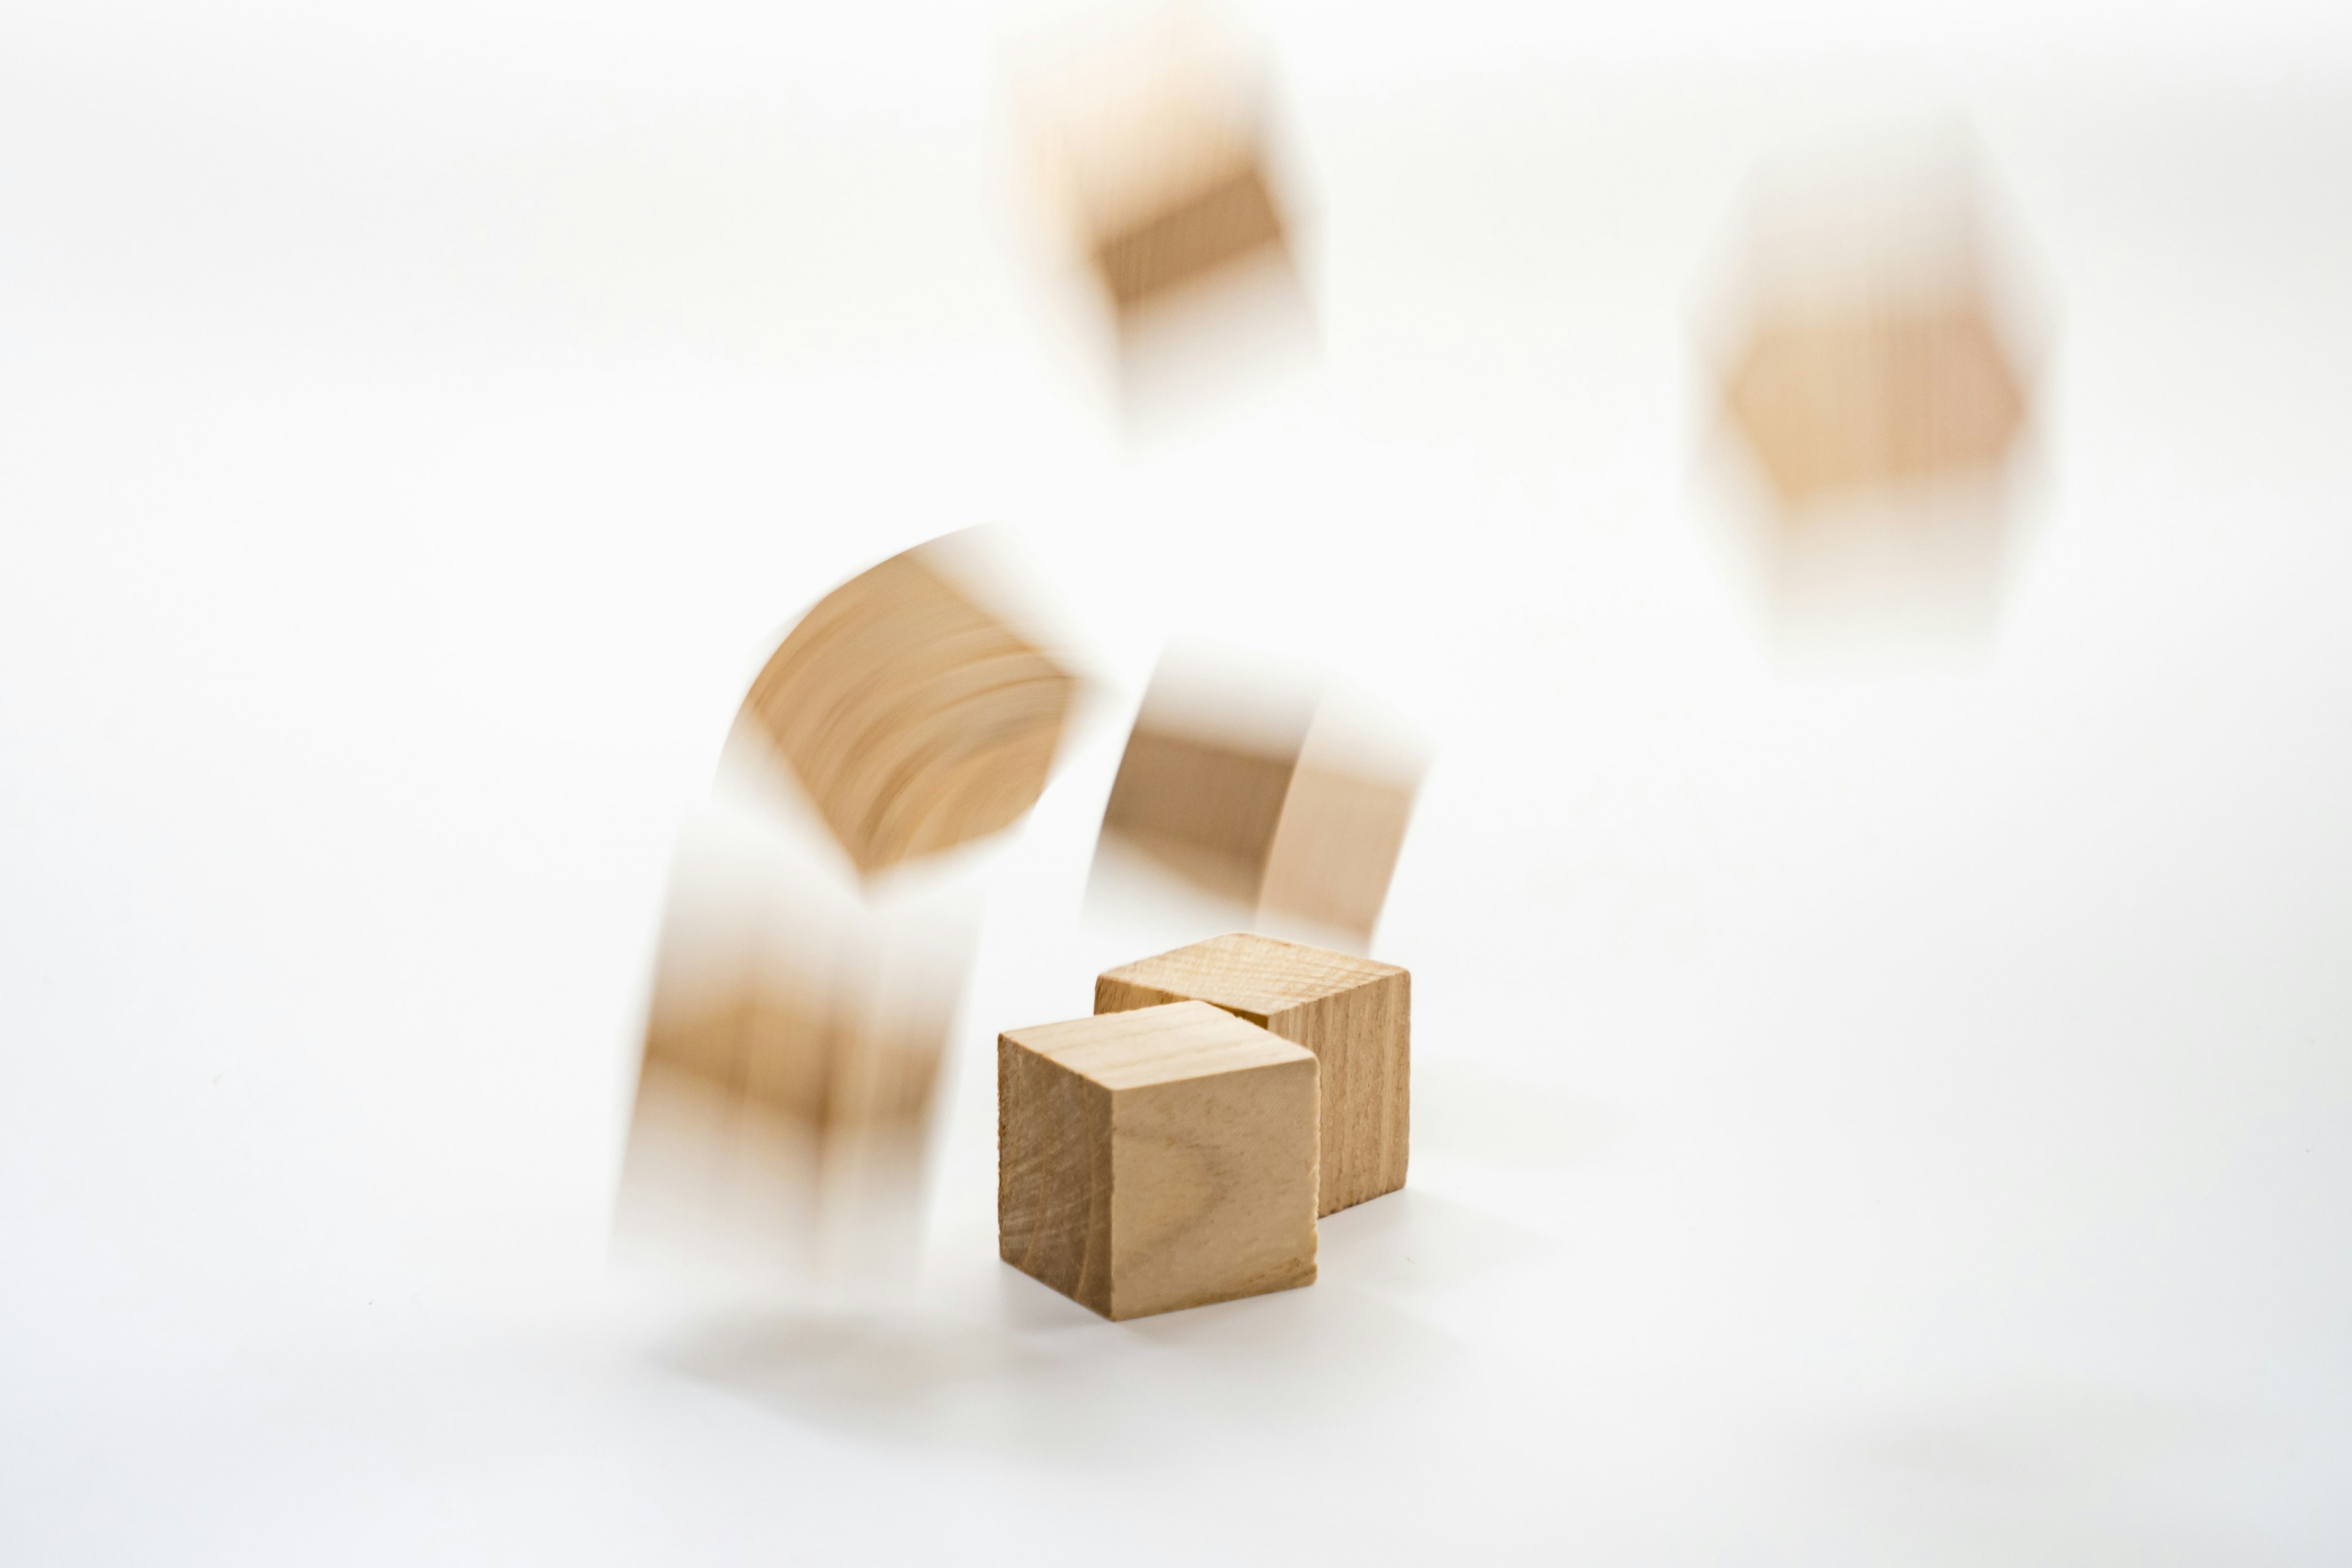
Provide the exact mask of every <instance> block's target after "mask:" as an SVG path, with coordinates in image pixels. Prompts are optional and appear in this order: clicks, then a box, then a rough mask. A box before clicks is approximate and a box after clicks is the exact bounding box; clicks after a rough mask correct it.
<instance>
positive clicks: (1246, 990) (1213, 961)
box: [1102, 931, 1405, 1020]
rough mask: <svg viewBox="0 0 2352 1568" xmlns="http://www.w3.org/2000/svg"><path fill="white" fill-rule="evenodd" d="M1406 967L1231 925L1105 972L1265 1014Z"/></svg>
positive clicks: (1240, 1010)
mask: <svg viewBox="0 0 2352 1568" xmlns="http://www.w3.org/2000/svg"><path fill="white" fill-rule="evenodd" d="M1403 973H1405V972H1404V971H1403V970H1402V969H1400V968H1398V967H1397V966H1396V965H1395V964H1393V963H1378V962H1376V961H1374V960H1372V959H1369V958H1358V957H1357V956H1355V955H1354V954H1353V953H1346V952H1330V951H1328V949H1324V948H1319V947H1308V946H1307V945H1305V944H1304V943H1302V942H1284V941H1281V940H1280V939H1279V938H1276V937H1270V936H1260V935H1258V934H1256V933H1255V932H1254V931H1235V932H1234V933H1232V934H1230V935H1226V936H1216V937H1211V938H1210V939H1209V940H1208V941H1206V942H1194V943H1193V944H1192V946H1190V947H1180V948H1178V949H1176V950H1175V951H1174V952H1163V953H1160V955H1159V956H1157V957H1155V958H1146V959H1140V960H1138V961H1137V962H1136V963H1129V964H1123V965H1121V966H1120V967H1119V968H1117V969H1113V970H1108V971H1106V972H1105V973H1104V974H1103V977H1102V978H1103V979H1104V980H1107V981H1120V982H1125V983H1126V984H1129V985H1135V986H1139V987H1143V988H1145V989H1148V990H1152V991H1165V992H1170V993H1173V994H1178V995H1182V996H1195V997H1199V998H1201V999H1202V1000H1203V1001H1209V1002H1213V1003H1215V1004H1216V1005H1218V1006H1220V1007H1223V1008H1226V1009H1228V1010H1229V1011H1232V1012H1234V1013H1238V1014H1242V1015H1244V1016H1251V1017H1255V1018H1257V1019H1261V1020H1262V1019H1265V1018H1271V1017H1274V1016H1277V1015H1279V1014H1283V1013H1286V1012H1289V1011H1290V1010H1292V1009H1293V1008H1297V1007H1303V1006H1307V1005H1310V1004H1312V1003H1316V1002H1320V1001H1322V1000H1324V999H1326V998H1327V997H1331V996H1336V995H1339V994H1341V993H1343V992H1348V991H1353V990H1355V989H1357V988H1358V987H1360V986H1363V985H1369V984H1373V983H1374V982H1377V981H1382V980H1390V979H1393V978H1395V977H1397V976H1400V975H1402V974H1403Z"/></svg>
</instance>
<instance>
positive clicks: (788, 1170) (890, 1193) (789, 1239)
mask: <svg viewBox="0 0 2352 1568" xmlns="http://www.w3.org/2000/svg"><path fill="white" fill-rule="evenodd" d="M794 826H795V825H793V824H792V823H791V822H789V821H788V820H782V819H778V818H776V817H774V816H772V815H771V814H768V813H765V812H763V811H758V810H752V809H749V808H740V809H732V810H726V809H719V808H716V807H714V808H712V809H709V810H707V811H705V812H704V813H703V814H701V815H700V816H698V817H697V818H696V819H695V821H694V823H693V824H692V825H691V826H690V827H689V829H688V832H687V834H686V835H685V836H684V837H682V839H681V841H680V845H679V848H678V854H677V859H676V861H675V863H674V865H673V867H672V871H671V879H670V889H669V898H668V900H667V907H666V909H665V910H664V913H663V921H662V933H661V941H660V945H659V947H658V949H657V950H656V961H655V966H654V977H653V994H652V997H651V1000H650V1003H649V1005H648V1007H647V1011H646V1030H645V1046H644V1055H643V1058H642V1064H641V1067H640V1070H639V1073H638V1080H637V1092H636V1100H635V1108H634V1111H633V1114H632V1117H631V1123H630V1131H629V1143H628V1149H627V1152H626V1156H625V1162H624V1166H623V1175H622V1191H621V1204H620V1212H619V1213H618V1214H617V1215H616V1216H615V1219H616V1231H617V1232H618V1233H620V1234H619V1236H618V1237H617V1239H619V1240H620V1241H621V1243H622V1245H623V1249H624V1250H625V1251H627V1252H629V1253H631V1254H632V1255H635V1256H638V1257H641V1258H647V1259H655V1258H658V1259H660V1260H662V1261H664V1262H666V1263H671V1264H678V1265H684V1266H686V1267H687V1268H688V1269H689V1270H690V1271H692V1272H695V1273H703V1274H708V1273H713V1272H716V1273H719V1274H724V1275H730V1276H745V1277H750V1276H775V1277H778V1278H779V1279H799V1280H809V1279H825V1280H830V1281H840V1280H845V1279H851V1278H853V1277H859V1278H865V1279H872V1280H877V1281H878V1280H880V1279H883V1278H884V1277H886V1276H887V1275H888V1274H890V1273H892V1272H893V1271H902V1270H903V1266H905V1265H907V1264H908V1263H910V1262H911V1257H910V1253H911V1248H912V1247H913V1244H914V1241H915V1238H916V1233H917V1229H918V1226H917V1214H918V1209H919V1191H920V1185H921V1173H922V1168H923V1164H924V1161H925V1155H926V1151H927V1147H928V1144H929V1133H930V1113H931V1105H932V1101H933V1097H934V1093H935V1089H936V1086H937V1080H938V1078H939V1069H940V1062H941V1060H942V1059H943V1057H944V1054H945V1051H946V1048H947V1045H948V1041H949V1037H950V1031H951V1029H952V1027H953V1025H954V1021H955V1016H956V1012H957V1009H958V1006H959V1005H960V1003H961V994H962V988H963V980H964V975H965V973H966V971H967V970H968V968H969V964H970V960H971V948H972V945H973V942H974V941H975V939H976V936H977V931H978V915H977V910H975V909H973V908H971V907H970V903H971V900H970V898H969V895H967V894H965V893H963V892H962V891H961V890H960V889H952V888H951V889H947V890H946V891H945V892H944V893H941V892H938V891H934V892H933V893H932V894H931V895H930V896H929V897H922V896H916V895H909V896H907V897H902V898H900V899H897V900H890V901H888V902H887V903H885V904H883V905H881V906H878V907H877V906H876V905H874V904H871V903H869V902H868V901H867V900H865V899H864V898H862V897H861V896H860V895H859V892H858V889H856V886H855V884H854V883H852V882H851V881H850V880H849V879H846V878H845V877H843V876H841V875H840V874H839V871H838V868H836V867H834V866H832V865H830V864H829V863H828V862H827V861H826V860H825V859H824V858H823V857H822V856H821V854H820V853H819V851H820V849H821V846H820V845H819V844H818V843H817V842H816V841H815V840H814V836H813V835H802V834H799V833H796V832H795V831H793V828H794Z"/></svg>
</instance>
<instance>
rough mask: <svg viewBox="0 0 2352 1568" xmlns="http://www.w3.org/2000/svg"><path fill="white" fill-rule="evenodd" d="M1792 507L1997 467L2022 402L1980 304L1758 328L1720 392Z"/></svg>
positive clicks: (1846, 311) (1863, 307)
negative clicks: (1876, 488) (1873, 489)
mask: <svg viewBox="0 0 2352 1568" xmlns="http://www.w3.org/2000/svg"><path fill="white" fill-rule="evenodd" d="M1724 403H1725V405H1726V407H1727V409H1728V410H1729V412H1730V415H1731V417H1732V419H1733V421H1734V423H1736V424H1737V425H1738V426H1739V427H1740V429H1742V430H1743V431H1745V432H1746V434H1747V436H1748V440H1749V442H1750V443H1751V444H1752V446H1753V447H1754V449H1755V452H1756V456H1757V458H1758V460H1759V462H1760V463H1761V464H1762V465H1763V468H1764V471H1765V472H1766V473H1767V474H1768V475H1769V476H1770V478H1771V480H1772V485H1773V488H1774V489H1776V490H1778V491H1779V492H1780V496H1781V498H1782V499H1783V500H1786V501H1789V502H1791V503H1801V502H1805V501H1810V500H1814V499H1816V498H1818V497H1822V496H1826V495H1832V494H1836V493H1839V492H1843V491H1851V490H1855V489H1868V488H1872V487H1884V486H1888V485H1894V484H1898V483H1902V482H1905V481H1908V480H1915V479H1926V478H1932V477H1934V476H1937V475H1942V474H1948V473H1953V472H1958V471H1963V470H1969V469H1982V468H1988V467H1990V465H1992V464H1994V463H1996V462H1998V461H1999V460H2000V458H2002V456H2003V455H2004V454H2006V453H2007V451H2008V450H2009V448H2010V446H2011V443H2012V442H2013V441H2014V440H2015V439H2016V437H2017V435H2018V432H2019V430H2020V429H2021V427H2022V426H2023V425H2024V423H2025V411H2026V390H2025V387H2024V384H2023V383H2022V381H2021V378H2020V376H2019V374H2018V373H2017V371H2016V370H2015V369H2014V368H2013V367H2012V365H2011V363H2010V360H2009V357H2008V353H2007V351H2006V350H2005V349H2004V348H2003V346H2002V344H2001V342H2000V339H1999V337H1998V335H1997V334H1996V332H1995V331H1994V330H1993V327H1992V324H1991V322H1990V321H1989V320H1988V319H1987V315H1986V310H1985V306H1984V303H1983V301H1981V300H1975V299H1968V298H1962V299H1957V300H1934V301H1928V302H1925V303H1874V302H1869V301H1858V302H1856V303H1854V304H1853V305H1851V306H1848V307H1846V308H1843V309H1841V310H1835V311H1813V312H1807V313H1799V312H1793V311H1792V312H1789V313H1786V314H1783V315H1780V316H1775V317H1770V318H1768V319H1766V320H1764V321H1760V322H1759V323H1758V324H1757V326H1756V329H1755V331H1754V335H1753V336H1752V337H1751V338H1750V340H1749V342H1748V349H1747V353H1745V355H1744V356H1743V357H1742V358H1741V359H1740V360H1739V362H1738V364H1737V365H1736V366H1734V368H1733V370H1732V372H1731V374H1730V376H1729V379H1728V381H1727V384H1726V385H1725V387H1724Z"/></svg>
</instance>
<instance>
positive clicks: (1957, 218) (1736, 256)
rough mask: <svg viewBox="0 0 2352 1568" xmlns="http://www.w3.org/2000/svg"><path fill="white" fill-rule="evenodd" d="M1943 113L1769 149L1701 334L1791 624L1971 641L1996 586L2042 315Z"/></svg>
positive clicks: (1886, 636) (1772, 589)
mask: <svg viewBox="0 0 2352 1568" xmlns="http://www.w3.org/2000/svg"><path fill="white" fill-rule="evenodd" d="M2011 249H2012V247H2010V246H2008V245H2007V244H2005V243H2004V242H2003V241H2002V240H2001V238H2000V226H1999V225H1998V224H1997V223H1996V222H1995V221H1994V211H1993V207H1992V205H1991V200H1990V186H1989V184H1988V182H1987V181H1986V180H1985V179H1984V177H1983V175H1982V174H1981V173H1980V172H1979V167H1978V164H1977V160H1976V157H1975V153H1974V151H1973V148H1972V146H1971V144H1970V143H1969V142H1967V140H1966V139H1965V138H1964V137H1962V136H1960V135H1958V133H1955V132H1875V133H1870V134H1864V135H1857V136H1855V137H1854V138H1853V139H1852V140H1851V141H1850V142H1844V143H1841V144H1839V145H1836V146H1832V147H1827V148H1822V149H1816V150H1815V151H1813V152H1812V153H1809V154H1799V155H1795V156H1792V157H1790V158H1788V159H1784V160H1782V161H1781V162H1780V163H1777V164H1775V165H1772V166H1770V167H1769V168H1768V169H1767V170H1766V171H1765V172H1764V173H1763V174H1760V175H1759V178H1758V180H1757V181H1756V183H1755V187H1754V191H1753V196H1752V201H1751V205H1750V210H1749V213H1748V218H1747V222H1746V224H1745V226H1744V227H1743V228H1742V230H1741V232H1740V234H1739V237H1738V239H1737V241H1736V242H1735V244H1734V245H1733V247H1732V251H1731V256H1730V258H1729V259H1728V261H1727V265H1726V277H1725V279H1724V282H1723V284H1722V286H1721V288H1720V289H1719V290H1718V298H1717V301H1716V303H1715V306H1714V308H1713V310H1712V313H1711V315H1710V317H1709V318H1708V319H1707V320H1706V321H1704V322H1703V323H1702V328H1701V331H1702V337H1703V338H1704V339H1706V347H1707V349H1708V351H1709V354H1710V357H1711V359H1712V361H1713V369H1714V374H1715V378H1716V383H1717V393H1718V397H1719V406H1720V409H1721V412H1722V415H1723V418H1724V425H1725V427H1726V429H1727V431H1728V432H1729V434H1730V435H1731V437H1732V444H1733V447H1734V448H1735V449H1736V450H1737V451H1738V453H1740V454H1742V460H1743V462H1744V464H1745V466H1746V468H1747V469H1748V472H1749V473H1750V474H1752V475H1753V476H1754V479H1755V482H1754V483H1753V485H1752V486H1750V487H1749V488H1750V489H1752V490H1753V492H1754V493H1755V494H1756V495H1757V497H1758V499H1759V502H1760V506H1759V508H1758V509H1757V510H1760V511H1761V512H1762V513H1763V514H1765V515H1764V517H1763V526H1762V527H1761V528H1760V529H1759V530H1757V531H1756V532H1757V537H1756V539H1755V541H1754V543H1755V545H1756V554H1757V557H1758V561H1759V566H1760V568H1761V572H1762V574H1763V577H1764V580H1765V583H1766V586H1767V588H1768V592H1769V605H1770V608H1771V610H1772V613H1773V616H1774V617H1775V620H1776V623H1777V629H1778V630H1779V631H1780V632H1781V633H1783V634H1792V635H1793V637H1794V640H1795V641H1797V642H1799V643H1802V642H1805V641H1807V640H1809V639H1811V637H1814V636H1815V635H1816V634H1818V635H1820V636H1821V637H1825V638H1827V639H1829V640H1832V641H1834V640H1837V639H1839V638H1841V637H1849V636H1851V637H1858V638H1859V639H1860V640H1861V641H1862V642H1864V643H1868V642H1871V641H1874V640H1876V641H1883V642H1884V641H1891V642H1903V641H1915V640H1916V641H1920V642H1923V643H1935V642H1938V641H1943V642H1958V643H1960V644H1971V643H1976V642H1979V641H1981V640H1982V638H1983V637H1985V636H1986V635H1987V634H1988V633H1989V631H1990V621H1991V617H1992V615H1993V612H1994V610H1995V608H1996V607H1997V601H1998V596H1999V593H2000V581H2001V576H2002V573H2003V569H2004V564H2005V560H2006V556H2007V553H2008V549H2009V546H2010V543H2011V538H2010V535H2011V527H2010V525H2011V515H2012V512H2013V510H2014V503H2015V501H2016V500H2017V495H2016V484H2015V478H2016V476H2015V474H2014V472H2013V468H2014V465H2013V462H2012V458H2013V457H2014V456H2015V454H2016V453H2017V452H2018V450H2019V448H2020V447H2021V444H2022V442H2023V438H2024V437H2025V436H2026V434H2027V432H2028V430H2029V427H2030V422H2031V416H2032V402H2033V383H2034V367H2035V365H2036V363H2038V360H2039V353H2040V351H2039V347H2038V343H2039V340H2040V335H2041V334H2040V328H2039V326H2038V325H2037V323H2036V321H2035V318H2034V316H2033V313H2032V306H2031V301H2030V299H2029V297H2028V290H2026V289H2023V288H2022V287H2021V283H2020V274H2019V272H2018V270H2017V268H2015V266H2014V265H2013V263H2012V258H2011Z"/></svg>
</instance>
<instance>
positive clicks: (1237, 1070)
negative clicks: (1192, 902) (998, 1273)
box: [996, 1002, 1318, 1318]
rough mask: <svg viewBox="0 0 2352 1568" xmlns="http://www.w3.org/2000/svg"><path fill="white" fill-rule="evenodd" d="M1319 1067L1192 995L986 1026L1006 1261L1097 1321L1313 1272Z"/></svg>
mask: <svg viewBox="0 0 2352 1568" xmlns="http://www.w3.org/2000/svg"><path fill="white" fill-rule="evenodd" d="M1316 1078H1317V1066H1316V1060H1315V1058H1314V1056H1313V1055H1312V1054H1311V1053H1310V1052H1308V1051H1306V1050H1303V1049H1301V1048H1300V1047H1297V1046H1295V1045H1292V1044H1290V1043H1289V1042H1287V1041H1285V1040H1281V1039H1277V1038H1276V1037H1274V1036H1273V1035H1271V1034H1268V1033H1267V1032H1266V1031H1265V1030H1264V1029H1261V1028H1257V1027H1255V1026H1252V1025H1249V1024H1244V1023H1243V1022H1242V1021H1240V1020H1239V1019H1237V1018H1235V1017H1234V1016H1232V1015H1230V1014H1228V1013H1223V1012H1220V1011H1219V1010H1218V1009H1216V1008H1214V1007H1211V1006H1208V1005H1204V1004H1202V1003H1199V1002H1177V1003H1172V1004H1171V1005H1167V1006H1160V1007H1146V1008H1141V1009H1139V1010H1137V1011H1133V1012H1127V1013H1121V1014H1119V1015H1118V1016H1113V1017H1100V1016H1097V1017H1092V1018H1076V1019H1073V1020H1071V1021H1069V1022H1067V1023H1062V1024H1042V1025H1039V1026H1035V1027H1034V1028H1026V1029H1013V1030H1009V1031H1007V1032H1006V1033H1004V1034H1002V1035H1000V1036H998V1037H997V1041H996V1148H997V1198H996V1205H997V1207H996V1212H997V1239H998V1247H999V1250H1000V1252H1001V1254H1002V1255H1003V1258H1004V1261H1005V1262H1007V1263H1010V1264H1012V1265H1013V1267H1014V1268H1018V1269H1020V1270H1022V1271H1023V1272H1024V1273H1025V1274H1028V1275H1030V1276H1032V1277H1033V1278H1034V1279H1038V1280H1041V1281H1043V1282H1044V1283H1045V1284H1047V1285H1050V1286H1052V1287H1053V1288H1054V1289H1056V1290H1059V1291H1061V1292H1062V1293H1063V1294H1064V1295H1066V1296H1068V1297H1070V1298H1071V1299H1072V1300H1076V1301H1077V1302H1079V1303H1081V1304H1082V1305H1084V1306H1087V1307H1090V1308H1092V1309H1094V1310H1096V1311H1097V1312H1100V1313H1101V1314H1103V1316H1105V1317H1107V1318H1139V1317H1145V1316H1148V1315H1150V1314H1151V1313H1154V1312H1170V1311H1174V1310H1177V1309H1179V1308H1182V1307H1198V1306H1203V1305H1205V1304H1207V1303H1208V1302H1211V1301H1225V1300H1233V1299H1234V1298H1235V1297H1240V1296H1255V1295H1260V1294H1262V1293H1264V1292H1265V1291H1268V1290H1287V1289H1292V1288H1293V1287H1295V1286H1299V1285H1311V1284H1313V1283H1314V1282H1315V1219H1316V1213H1315V1208H1316V1151H1317V1143H1318V1140H1317V1122H1316V1118H1317V1113H1318V1095H1317V1084H1316Z"/></svg>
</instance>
